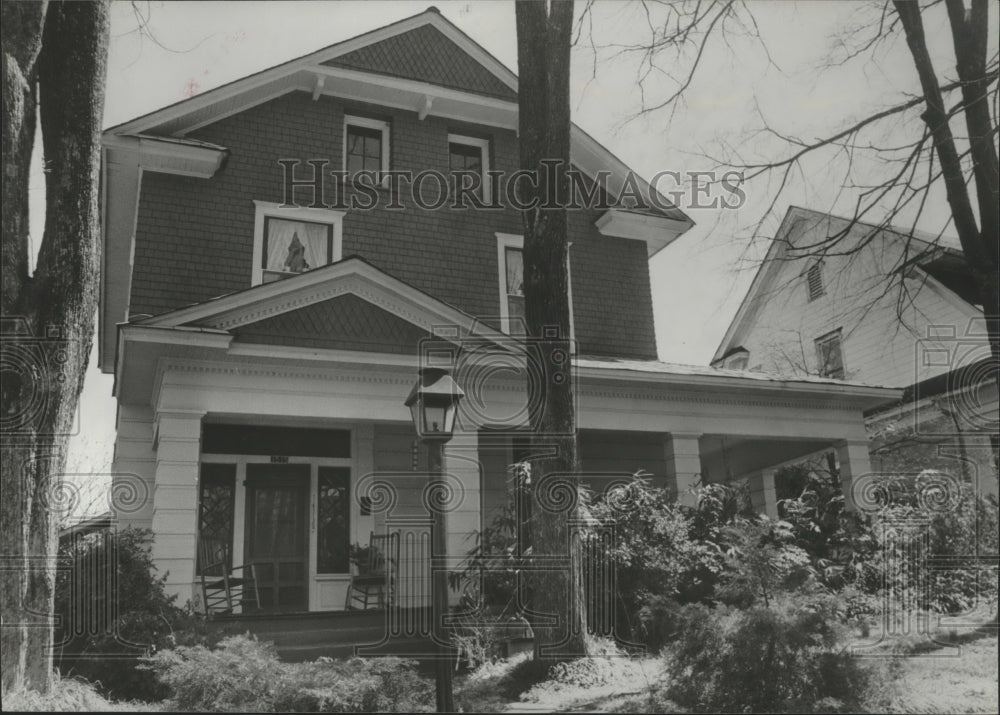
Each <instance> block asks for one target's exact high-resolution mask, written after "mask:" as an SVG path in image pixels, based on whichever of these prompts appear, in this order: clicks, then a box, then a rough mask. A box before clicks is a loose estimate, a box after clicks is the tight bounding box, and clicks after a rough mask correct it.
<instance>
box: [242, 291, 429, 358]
mask: <svg viewBox="0 0 1000 715" xmlns="http://www.w3.org/2000/svg"><path fill="white" fill-rule="evenodd" d="M232 333H233V335H234V336H235V340H236V342H240V343H256V344H260V345H282V346H285V347H297V348H314V349H323V350H361V351H365V352H376V353H396V354H402V355H415V354H416V353H417V352H418V348H419V346H420V341H421V340H424V339H428V338H431V337H433V336H432V334H431V333H429V332H427V331H426V330H424V329H422V328H420V327H418V326H416V325H414V324H413V323H410V322H408V321H406V320H404V319H403V318H400V317H399V316H397V315H393V314H392V313H390V312H389V311H387V310H384V309H382V308H379V307H378V306H376V305H373V304H371V303H369V302H368V301H366V300H364V299H363V298H359V297H358V296H356V295H353V294H348V295H343V296H340V297H339V298H331V299H329V300H324V301H320V302H319V303H314V304H312V305H308V306H306V307H304V308H299V309H297V310H290V311H288V312H287V313H282V314H281V315H278V316H275V317H273V318H264V319H263V320H259V321H257V322H256V323H249V324H248V325H243V326H240V327H238V328H235V329H234V330H233V331H232Z"/></svg>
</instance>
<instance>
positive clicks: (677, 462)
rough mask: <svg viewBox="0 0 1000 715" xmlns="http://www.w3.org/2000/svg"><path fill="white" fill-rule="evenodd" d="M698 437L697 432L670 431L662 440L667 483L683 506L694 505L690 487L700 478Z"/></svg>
mask: <svg viewBox="0 0 1000 715" xmlns="http://www.w3.org/2000/svg"><path fill="white" fill-rule="evenodd" d="M700 437H701V433H698V432H671V433H669V434H667V435H666V437H665V440H664V441H665V444H664V457H665V459H666V465H667V484H669V485H670V487H671V488H672V489H673V490H674V491H675V493H676V494H677V501H678V502H680V503H681V504H684V505H685V506H695V505H696V504H695V497H694V495H693V494H691V492H690V489H691V487H693V486H694V485H695V484H697V483H698V482H699V480H700V479H701V449H700V447H699V445H698V439H699V438H700Z"/></svg>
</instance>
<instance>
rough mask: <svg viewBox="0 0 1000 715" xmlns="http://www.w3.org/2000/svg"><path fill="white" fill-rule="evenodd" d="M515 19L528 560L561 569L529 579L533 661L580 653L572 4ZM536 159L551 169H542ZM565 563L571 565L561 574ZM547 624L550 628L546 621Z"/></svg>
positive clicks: (525, 7)
mask: <svg viewBox="0 0 1000 715" xmlns="http://www.w3.org/2000/svg"><path fill="white" fill-rule="evenodd" d="M516 13H517V48H518V75H519V78H518V106H519V120H518V129H519V138H520V165H521V168H522V169H523V170H527V171H531V172H534V176H535V178H536V179H537V183H536V184H535V186H533V187H530V188H529V187H527V186H526V185H525V184H522V186H521V188H522V189H523V190H522V200H523V201H530V200H537V201H539V202H540V205H539V207H538V208H534V209H529V210H527V211H524V212H523V225H524V296H525V319H526V323H527V330H528V341H527V342H528V346H529V358H528V359H529V360H531V361H536V364H535V366H534V367H535V369H537V370H538V371H539V372H538V374H541V375H544V376H545V377H544V381H543V387H542V389H543V390H544V393H543V394H542V395H540V396H538V397H539V400H540V405H541V409H540V410H539V411H537V412H535V413H533V414H532V424H531V427H532V432H533V449H532V453H533V455H535V456H533V458H532V460H531V465H532V485H531V488H532V507H531V537H530V538H531V549H532V555H533V558H534V559H537V560H539V561H544V560H546V559H547V558H553V559H555V563H559V564H562V566H561V567H560V566H556V567H554V568H552V569H549V570H545V571H536V572H534V573H533V574H532V576H531V578H530V586H529V595H530V601H529V603H530V609H531V613H530V614H529V618H530V619H531V620H532V624H533V627H534V631H535V638H536V646H535V648H536V650H535V652H536V655H537V656H539V657H549V658H569V657H574V656H580V655H583V654H584V653H585V640H586V638H585V636H586V628H585V624H586V612H585V604H584V602H583V588H582V583H583V581H582V573H581V568H580V564H579V563H578V559H579V550H578V549H577V548H573V546H571V539H572V535H573V522H574V521H576V517H577V514H578V510H577V507H576V489H577V482H578V480H577V477H576V475H577V474H578V461H577V445H576V407H575V395H574V388H575V385H574V384H573V379H572V369H571V366H570V356H571V354H572V352H573V351H572V350H571V341H570V322H569V315H570V306H569V291H568V276H567V217H566V209H565V202H566V200H567V197H568V195H569V182H568V179H567V174H566V170H567V169H568V167H569V161H570V110H569V57H570V44H571V33H572V24H573V3H572V2H569V1H564V0H555V1H553V2H552V3H551V5H550V7H549V8H548V9H547V8H546V3H544V2H533V1H531V0H519V2H518V3H517V5H516ZM543 160H547V162H546V163H549V162H551V163H549V165H548V166H546V165H545V164H543V163H542V162H543ZM530 385H531V383H530V381H529V389H530ZM531 397H533V396H529V399H531ZM538 455H545V456H538ZM570 560H572V562H573V566H572V567H571V568H567V567H566V565H567V564H568V563H569V562H570ZM546 616H548V617H549V618H548V619H547V618H546ZM553 616H554V617H555V619H556V620H555V622H551V621H550V620H549V619H551V618H552V617H553Z"/></svg>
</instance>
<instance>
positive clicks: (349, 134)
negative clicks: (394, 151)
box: [344, 116, 389, 185]
mask: <svg viewBox="0 0 1000 715" xmlns="http://www.w3.org/2000/svg"><path fill="white" fill-rule="evenodd" d="M344 171H346V172H347V178H348V180H353V179H355V178H356V177H357V175H358V174H359V173H361V172H370V173H371V174H372V176H373V179H374V180H373V183H375V184H382V185H386V184H387V183H388V180H389V177H388V176H386V175H385V174H386V172H388V171H389V123H388V122H384V121H382V120H379V119H369V118H368V117H352V116H345V117H344Z"/></svg>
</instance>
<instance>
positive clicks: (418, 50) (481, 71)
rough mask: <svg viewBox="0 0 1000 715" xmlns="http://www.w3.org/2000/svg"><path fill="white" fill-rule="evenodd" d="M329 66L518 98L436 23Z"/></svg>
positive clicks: (333, 61)
mask: <svg viewBox="0 0 1000 715" xmlns="http://www.w3.org/2000/svg"><path fill="white" fill-rule="evenodd" d="M322 64H323V65H325V66H327V67H346V68H348V69H356V70H362V71H365V72H377V73H379V74H385V75H389V76H392V77H402V78H404V79H412V80H417V81H420V82H428V83H430V84H436V85H440V86H442V87H450V88H452V89H457V90H461V91H464V92H474V93H476V94H483V95H486V96H488V97H498V98H500V99H507V100H510V101H517V92H516V91H515V90H513V89H511V88H510V87H509V86H508V85H506V84H505V83H503V82H501V81H500V79H499V78H498V77H497V76H496V75H495V74H493V73H492V72H489V71H488V70H487V69H486V68H485V67H483V66H482V65H481V64H480V63H479V62H476V61H475V60H474V59H472V57H470V56H469V54H468V53H467V52H466V51H465V50H463V49H462V48H461V47H459V46H458V45H457V44H455V43H454V42H453V41H452V40H451V39H449V38H448V37H446V36H445V34H444V33H443V32H441V30H439V29H438V28H437V27H434V26H433V25H423V26H421V27H417V28H415V29H413V30H410V31H409V32H405V33H403V34H401V35H396V36H395V37H390V38H389V39H386V40H382V41H381V42H376V43H374V44H372V45H368V46H367V47H362V48H360V49H358V50H355V51H354V52H349V53H347V54H346V55H342V56H340V57H336V58H334V59H332V60H327V61H326V62H323V63H322Z"/></svg>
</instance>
